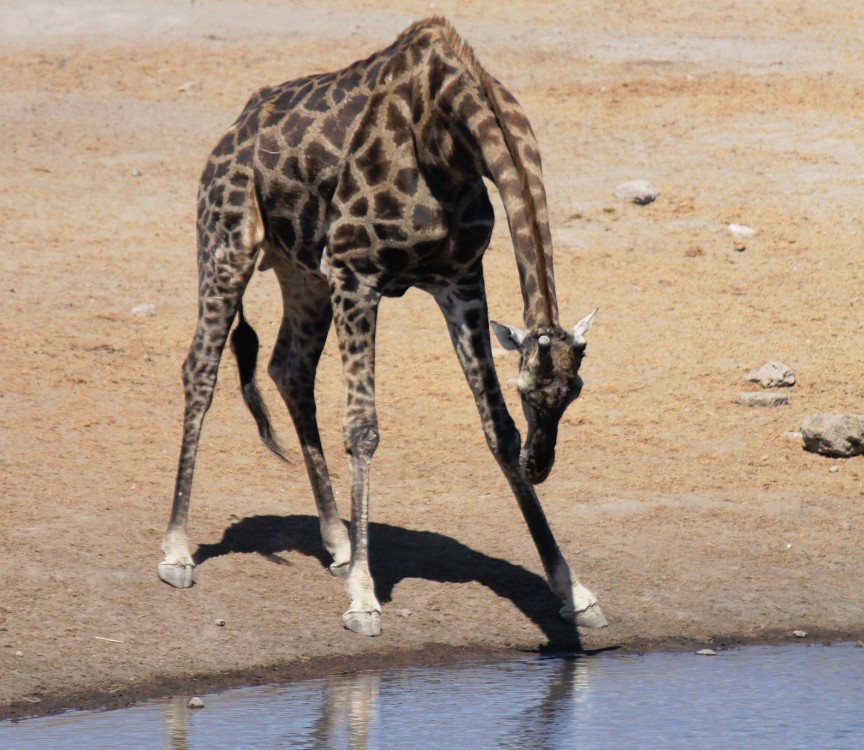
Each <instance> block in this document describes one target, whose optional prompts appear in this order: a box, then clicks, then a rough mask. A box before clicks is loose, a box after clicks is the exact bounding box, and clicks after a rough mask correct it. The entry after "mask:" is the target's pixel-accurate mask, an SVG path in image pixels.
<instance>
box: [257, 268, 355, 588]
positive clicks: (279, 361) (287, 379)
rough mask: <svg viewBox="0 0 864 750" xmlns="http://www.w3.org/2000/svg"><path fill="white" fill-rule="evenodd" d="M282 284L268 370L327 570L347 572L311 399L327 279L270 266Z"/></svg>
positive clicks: (326, 323)
mask: <svg viewBox="0 0 864 750" xmlns="http://www.w3.org/2000/svg"><path fill="white" fill-rule="evenodd" d="M274 268H275V270H276V276H277V278H278V279H279V284H280V286H281V289H282V299H283V316H282V325H281V327H280V328H279V337H278V339H277V341H276V345H275V346H274V348H273V356H272V357H271V359H270V367H269V370H268V372H269V374H270V377H271V378H272V379H273V382H274V383H275V384H276V386H277V388H278V389H279V392H280V393H281V395H282V398H283V400H284V401H285V405H286V406H287V407H288V411H289V413H290V414H291V419H292V421H293V422H294V428H295V430H296V431H297V438H298V439H299V441H300V450H301V452H302V454H303V460H304V462H305V463H306V471H307V473H308V475H309V482H310V484H311V485H312V494H313V496H314V498H315V505H316V507H317V509H318V519H319V522H320V526H321V537H322V540H323V542H324V547H325V549H326V550H327V552H328V553H330V556H331V557H332V558H333V563H332V564H331V565H330V572H331V573H333V575H335V576H339V577H345V576H347V574H348V566H349V564H350V562H351V545H350V543H349V540H348V532H347V530H346V528H345V524H344V523H343V522H342V519H341V518H340V516H339V511H338V509H337V507H336V501H335V499H334V497H333V486H332V484H331V482H330V475H329V472H328V469H327V462H326V460H325V458H324V450H323V448H322V446H321V437H320V434H319V432H318V420H317V416H316V412H317V406H316V404H315V373H316V371H317V368H318V360H319V358H320V357H321V352H322V351H323V349H324V343H325V341H326V340H327V333H328V331H329V329H330V323H331V319H332V312H331V306H330V296H329V294H328V291H327V284H326V282H324V281H320V282H318V281H316V280H314V279H310V278H309V277H307V276H306V275H305V274H303V273H302V272H298V271H297V270H296V269H289V268H286V267H285V265H282V264H279V265H275V266H274Z"/></svg>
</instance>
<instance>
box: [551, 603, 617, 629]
mask: <svg viewBox="0 0 864 750" xmlns="http://www.w3.org/2000/svg"><path fill="white" fill-rule="evenodd" d="M560 614H561V618H562V619H563V620H564V622H569V623H571V624H573V625H578V626H579V627H580V628H605V627H606V626H607V625H608V624H609V623H608V622H607V621H606V616H605V615H604V614H603V610H602V609H600V604H599V603H598V602H596V601H595V602H594V603H593V604H589V605H588V606H587V607H586V608H585V609H581V610H579V611H578V612H574V611H573V610H572V609H569V608H568V607H562V608H561V612H560Z"/></svg>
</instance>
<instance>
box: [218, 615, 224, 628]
mask: <svg viewBox="0 0 864 750" xmlns="http://www.w3.org/2000/svg"><path fill="white" fill-rule="evenodd" d="M216 625H217V626H218V627H220V628H224V627H225V620H223V619H222V618H221V617H220V618H219V619H218V620H216Z"/></svg>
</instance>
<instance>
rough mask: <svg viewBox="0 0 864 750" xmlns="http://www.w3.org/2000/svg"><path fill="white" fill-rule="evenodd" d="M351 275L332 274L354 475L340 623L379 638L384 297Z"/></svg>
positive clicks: (337, 271) (346, 432) (347, 437)
mask: <svg viewBox="0 0 864 750" xmlns="http://www.w3.org/2000/svg"><path fill="white" fill-rule="evenodd" d="M349 274H350V271H348V270H347V269H338V268H334V269H332V270H331V273H330V298H331V300H332V301H333V320H334V324H335V327H336V333H337V336H338V339H339V351H340V354H341V356H342V372H343V378H344V381H345V415H344V421H343V428H344V436H345V452H346V453H347V455H348V464H349V468H350V473H351V529H350V532H349V538H350V543H351V563H350V565H349V567H348V575H347V577H346V580H345V591H346V593H347V594H348V602H349V605H348V610H347V611H346V612H345V614H343V615H342V623H343V624H344V626H345V627H346V628H347V629H348V630H351V631H352V632H354V633H360V634H361V635H369V636H375V635H379V634H380V633H381V605H380V604H379V603H378V599H377V597H376V596H375V582H374V581H373V580H372V574H371V572H370V569H369V473H370V468H371V464H372V456H373V455H374V453H375V449H376V448H377V447H378V415H377V413H376V410H375V325H376V321H377V315H378V303H379V301H380V295H379V294H378V293H377V292H375V291H374V290H371V289H369V288H368V287H365V286H364V285H363V284H362V283H361V282H360V281H359V280H358V279H357V278H356V276H353V275H350V276H349ZM346 277H347V278H346Z"/></svg>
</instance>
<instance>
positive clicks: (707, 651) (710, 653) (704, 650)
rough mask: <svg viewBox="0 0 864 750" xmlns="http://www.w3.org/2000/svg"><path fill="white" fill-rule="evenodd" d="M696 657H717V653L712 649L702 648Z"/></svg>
mask: <svg viewBox="0 0 864 750" xmlns="http://www.w3.org/2000/svg"><path fill="white" fill-rule="evenodd" d="M696 656H717V652H716V651H715V650H714V649H712V648H700V649H699V650H698V651H697V652H696Z"/></svg>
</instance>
